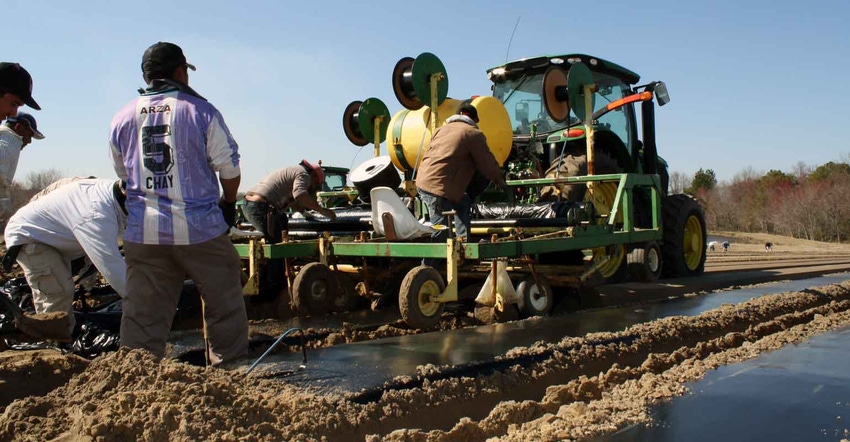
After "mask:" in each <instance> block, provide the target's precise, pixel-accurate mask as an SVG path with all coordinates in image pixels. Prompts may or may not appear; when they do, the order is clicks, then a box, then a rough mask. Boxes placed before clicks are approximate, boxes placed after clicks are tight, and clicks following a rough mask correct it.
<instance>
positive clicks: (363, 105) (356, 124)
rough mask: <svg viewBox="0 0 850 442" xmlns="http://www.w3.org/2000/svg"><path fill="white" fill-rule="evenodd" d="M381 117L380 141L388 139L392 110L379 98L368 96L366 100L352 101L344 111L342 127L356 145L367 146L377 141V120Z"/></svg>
mask: <svg viewBox="0 0 850 442" xmlns="http://www.w3.org/2000/svg"><path fill="white" fill-rule="evenodd" d="M378 118H380V119H381V122H380V126H379V129H378V130H379V132H378V135H379V137H380V139H379V142H380V143H383V142H384V140H386V139H387V128H388V127H389V125H390V110H389V109H388V108H387V105H386V104H384V102H383V101H381V100H380V99H378V98H374V97H373V98H367V99H366V101H352V102H351V103H349V104H348V106H346V107H345V111H343V113H342V129H343V131H344V132H345V136H346V137H347V138H348V141H351V143H352V144H354V145H355V146H365V145H367V144H369V143H371V142H373V141H375V120H376V119H378Z"/></svg>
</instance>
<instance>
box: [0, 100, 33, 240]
mask: <svg viewBox="0 0 850 442" xmlns="http://www.w3.org/2000/svg"><path fill="white" fill-rule="evenodd" d="M33 139H36V140H42V139H44V134H42V133H41V132H40V131H39V130H38V125H37V123H36V121H35V117H33V116H32V115H30V114H28V113H24V112H18V114H17V115H16V116H12V117H9V118H7V119H6V122H5V123H4V124H2V125H0V223H2V222H5V221H6V220H7V219H9V216H10V215H11V214H12V195H11V191H10V187H11V185H12V180H13V179H14V178H15V171H16V170H17V169H18V159H19V158H20V156H21V151H22V150H24V147H26V146H27V145H28V144H30V143H31V142H32V140H33ZM0 225H2V224H0Z"/></svg>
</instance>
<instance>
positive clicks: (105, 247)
mask: <svg viewBox="0 0 850 442" xmlns="http://www.w3.org/2000/svg"><path fill="white" fill-rule="evenodd" d="M125 199H126V194H125V190H124V186H123V182H121V181H116V180H111V179H80V180H76V181H72V182H69V183H67V184H64V185H62V186H61V187H58V188H56V189H55V190H53V191H52V192H50V193H48V194H46V195H44V196H41V197H40V198H38V199H36V200H34V201H31V202H30V203H28V204H27V205H25V206H24V207H21V208H20V209H19V210H18V211H17V212H16V213H15V214H14V215H12V217H11V218H10V219H9V223H8V224H7V225H6V232H5V239H6V247H7V248H8V251H7V256H6V257H5V258H4V259H3V263H4V265H5V266H7V267H8V266H10V265H11V263H12V261H13V260H14V259H17V262H18V264H20V265H21V268H22V269H23V270H24V276H25V277H26V279H27V282H28V283H29V285H30V287H31V288H32V293H33V304H34V305H35V311H36V313H51V312H68V313H69V315H70V313H71V305H72V303H73V300H74V282H73V275H72V274H71V261H73V260H75V259H77V258H81V257H83V256H88V258H89V259H90V260H91V262H92V263H93V264H94V265H95V267H97V269H98V270H99V271H100V273H101V274H102V275H103V277H104V278H105V279H106V281H107V282H108V283H109V284H110V285H111V286H112V288H113V289H115V291H116V292H117V293H118V294H119V295H121V296H122V297H124V296H125V295H126V293H127V267H126V264H125V262H124V258H123V256H121V252H120V250H119V248H118V238H119V237H121V235H122V233H123V231H124V229H125V226H126V219H127V211H126V209H125V208H124V201H125ZM71 324H72V329H71V330H69V336H70V332H71V331H72V330H73V316H72V321H71Z"/></svg>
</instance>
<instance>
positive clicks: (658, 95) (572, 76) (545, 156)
mask: <svg viewBox="0 0 850 442" xmlns="http://www.w3.org/2000/svg"><path fill="white" fill-rule="evenodd" d="M573 67H576V68H575V69H573ZM487 76H488V78H489V79H490V81H492V82H493V85H492V90H493V96H494V97H496V98H497V99H498V100H499V101H501V102H502V103H503V104H504V106H505V108H506V109H507V111H508V114H509V117H510V120H511V125H512V130H513V146H512V149H511V153H510V155H509V157H508V159H507V162H506V164H505V170H506V171H507V174H508V177H507V179H509V180H517V179H533V178H544V177H545V178H555V177H558V176H561V177H563V176H583V175H588V169H589V168H590V169H591V172H592V173H593V174H597V175H599V174H611V173H633V174H650V175H651V174H656V175H658V177H659V181H660V185H661V189H660V190H661V191H660V194H661V195H662V198H661V201H660V203H661V205H662V210H661V213H662V225H663V239H662V241H660V242H651V243H646V244H630V245H629V246H628V249H629V250H626V251H625V256H623V257H622V260H624V261H626V262H625V264H626V267H628V269H629V270H631V273H632V276H633V277H634V278H635V279H637V280H641V281H647V280H652V279H654V278H655V277H657V276H658V275H659V274H662V275H663V276H665V277H676V276H692V275H698V274H701V273H702V272H703V271H704V267H705V259H706V252H705V244H706V229H705V217H704V214H703V211H702V209H701V208H700V206H699V205H698V204H697V202H696V201H695V200H694V199H693V198H691V197H689V196H687V195H668V191H667V188H668V182H669V175H668V171H667V163H666V162H665V161H664V160H663V159H662V158H661V157H660V156H658V153H657V148H656V143H655V101H657V103H658V105H659V106H663V105H665V104H667V103H668V102H669V96H668V94H667V88H666V85H665V84H664V83H663V82H658V81H653V82H649V83H646V84H642V85H636V84H637V83H638V82H639V81H640V76H639V75H638V74H637V73H635V72H633V71H631V70H629V69H626V68H624V67H622V66H620V65H618V64H615V63H612V62H610V61H607V60H603V59H601V58H598V57H593V56H590V55H584V54H568V55H558V56H541V57H534V58H525V59H521V60H517V61H512V62H510V63H507V64H504V65H501V66H497V67H494V68H491V69H489V70H487ZM583 85H592V87H587V86H585V87H584V88H582V87H581V86H583ZM582 89H583V90H582ZM584 92H588V94H585V93H584ZM591 93H592V95H591ZM653 97H654V98H655V100H653ZM588 102H589V107H586V106H585V104H588ZM637 103H640V119H639V120H640V126H641V127H640V130H638V116H637V112H636V109H635V107H636V106H635V104H637ZM588 108H590V109H594V112H593V114H592V115H585V114H586V112H585V109H588ZM588 123H589V124H588ZM588 133H591V134H592V140H591V143H588V142H587V141H588V140H587V136H588ZM588 144H590V145H592V146H593V147H592V150H593V154H594V157H593V158H592V164H588V163H589V162H588V155H587V152H588V148H587V146H588ZM586 188H587V186H586V185H585V184H584V183H576V184H562V185H553V186H547V187H544V188H542V190H540V191H539V192H537V194H536V195H532V197H534V196H536V197H539V198H540V199H563V200H567V201H581V200H583V199H586V198H587V195H586ZM528 193H529V192H527V191H526V190H525V189H517V191H516V192H515V195H512V197H514V198H528V197H529V195H528ZM634 200H635V207H634V215H635V224H636V227H638V228H640V227H643V226H650V225H652V221H653V220H652V216H653V210H652V201H651V196H650V194H649V192H640V191H636V192H635V195H634ZM622 268H623V267H622V266H621V265H620V262H619V261H618V260H617V259H614V260H612V261H611V263H610V264H609V265H608V266H607V269H605V268H603V269H600V271H601V273H602V274H603V275H602V276H603V277H606V278H609V279H611V278H613V279H616V278H617V275H618V274H620V270H621V269H622Z"/></svg>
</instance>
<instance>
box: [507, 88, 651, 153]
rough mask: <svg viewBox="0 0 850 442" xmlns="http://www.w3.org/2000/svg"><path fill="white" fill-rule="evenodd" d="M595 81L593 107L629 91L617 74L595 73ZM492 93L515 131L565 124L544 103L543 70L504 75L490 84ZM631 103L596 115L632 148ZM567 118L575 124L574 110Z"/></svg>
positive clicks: (541, 130) (553, 128) (544, 129)
mask: <svg viewBox="0 0 850 442" xmlns="http://www.w3.org/2000/svg"><path fill="white" fill-rule="evenodd" d="M594 77H595V78H596V83H597V86H598V88H597V91H596V92H595V96H596V100H595V102H596V104H595V110H598V109H601V108H603V107H605V106H606V105H607V104H608V103H611V102H613V101H616V100H619V99H621V98H623V97H624V96H625V95H627V94H629V93H631V92H630V89H629V87H628V85H626V84H625V83H624V82H622V81H621V80H619V79H617V78H616V77H612V76H610V75H607V74H602V73H598V72H597V73H594ZM493 95H494V96H495V97H496V98H498V99H499V101H501V102H502V103H504V105H505V109H507V111H508V115H509V116H510V118H511V125H512V126H513V132H514V134H515V135H528V134H530V133H531V125H532V124H537V132H538V133H541V134H543V133H547V132H554V131H556V130H560V129H563V128H565V127H566V126H567V124H566V122H564V123H556V122H555V121H554V120H552V118H550V117H549V114H548V113H547V112H546V109H545V108H544V107H543V73H542V72H541V73H538V74H527V75H523V76H522V77H519V78H514V79H505V80H501V81H499V82H497V83H496V84H494V86H493ZM630 106H631V105H628V106H626V107H623V108H620V109H618V110H615V111H611V112H608V113H607V114H606V115H603V116H602V118H600V119H599V121H598V123H599V125H600V126H603V127H605V128H606V129H609V130H611V131H613V132H614V133H615V134H617V136H619V137H620V138H621V139H622V140H623V143H624V144H625V145H626V147H627V148H628V149H629V150H631V146H632V142H631V140H632V136H631V135H632V134H631V132H632V131H633V130H634V129H633V127H634V126H633V122H632V121H631V120H632V118H633V117H632V115H634V113H633V112H632V111H631V108H630ZM570 121H571V122H572V123H573V124H575V123H577V122H578V120H577V119H576V117H575V113H574V112H572V111H570Z"/></svg>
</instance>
